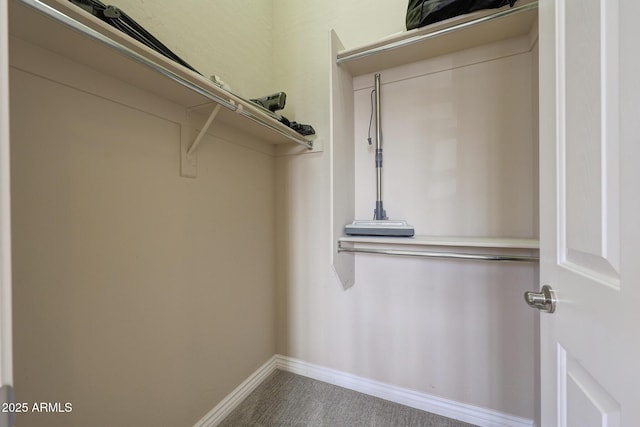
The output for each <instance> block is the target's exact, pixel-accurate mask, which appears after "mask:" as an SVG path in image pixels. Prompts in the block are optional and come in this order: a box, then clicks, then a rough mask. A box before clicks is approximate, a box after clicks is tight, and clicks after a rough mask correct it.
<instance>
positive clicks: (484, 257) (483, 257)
mask: <svg viewBox="0 0 640 427" xmlns="http://www.w3.org/2000/svg"><path fill="white" fill-rule="evenodd" d="M338 252H355V253H363V254H376V255H397V256H410V257H422V258H440V259H458V260H471V261H525V262H538V261H540V257H537V256H530V255H491V254H468V253H464V252H435V251H407V250H399V249H374V248H345V247H343V246H342V245H341V243H340V242H339V243H338Z"/></svg>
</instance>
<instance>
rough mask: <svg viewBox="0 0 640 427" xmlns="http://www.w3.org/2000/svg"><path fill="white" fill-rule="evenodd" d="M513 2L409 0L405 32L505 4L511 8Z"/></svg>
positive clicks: (503, 0)
mask: <svg viewBox="0 0 640 427" xmlns="http://www.w3.org/2000/svg"><path fill="white" fill-rule="evenodd" d="M515 2H516V0H409V6H408V8H407V20H406V21H407V30H413V29H414V28H420V27H424V26H425V25H429V24H433V23H434V22H438V21H442V20H445V19H449V18H453V17H454V16H458V15H464V14H465V13H471V12H475V11H476V10H481V9H497V8H499V7H502V6H505V5H507V4H508V5H510V6H511V7H513V4H514V3H515Z"/></svg>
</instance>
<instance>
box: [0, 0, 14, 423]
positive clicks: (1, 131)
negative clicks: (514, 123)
mask: <svg viewBox="0 0 640 427" xmlns="http://www.w3.org/2000/svg"><path fill="white" fill-rule="evenodd" d="M8 34H9V30H8V26H7V1H6V0H0V405H1V406H2V408H0V427H6V426H10V424H11V423H10V420H9V414H8V413H7V412H5V411H4V410H6V409H8V408H7V407H5V403H7V401H10V400H11V397H10V396H11V386H12V385H13V368H12V364H11V362H12V357H11V220H10V211H11V209H10V198H9V190H10V187H9V57H8V51H9V49H8V46H9V44H8ZM3 409H4V410H3Z"/></svg>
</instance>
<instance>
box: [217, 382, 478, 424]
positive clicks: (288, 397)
mask: <svg viewBox="0 0 640 427" xmlns="http://www.w3.org/2000/svg"><path fill="white" fill-rule="evenodd" d="M220 426H221V427H250V426H254V427H258V426H259V427H272V426H317V427H319V426H322V427H333V426H336V427H352V426H353V427H356V426H362V427H364V426H376V427H394V426H403V427H413V426H421V427H473V426H472V425H471V424H467V423H463V422H460V421H455V420H452V419H449V418H445V417H441V416H439V415H434V414H430V413H428V412H424V411H420V410H418V409H414V408H409V407H407V406H403V405H400V404H397V403H393V402H389V401H386V400H382V399H378V398H376V397H372V396H368V395H366V394H362V393H358V392H355V391H351V390H347V389H345V388H342V387H337V386H334V385H331V384H327V383H323V382H321V381H316V380H312V379H310V378H306V377H302V376H300V375H295V374H292V373H289V372H284V371H275V372H274V373H273V374H271V376H270V377H269V378H267V380H266V381H264V382H263V383H262V384H261V385H260V386H259V387H258V388H256V390H254V392H253V393H251V394H250V395H249V397H247V399H245V401H244V402H242V403H241V404H240V405H239V406H238V407H237V408H236V409H235V410H234V411H233V412H232V413H231V414H230V415H229V416H228V417H227V418H226V419H225V420H224V421H223V422H222V423H221V424H220Z"/></svg>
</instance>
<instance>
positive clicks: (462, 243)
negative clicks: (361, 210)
mask: <svg viewBox="0 0 640 427" xmlns="http://www.w3.org/2000/svg"><path fill="white" fill-rule="evenodd" d="M338 241H339V242H344V243H353V244H359V243H364V244H376V245H384V246H389V247H394V246H405V245H408V246H439V247H468V248H505V249H539V248H540V241H539V240H538V239H518V238H508V237H504V238H500V237H460V236H414V237H369V236H344V237H341V238H340V239H339V240H338Z"/></svg>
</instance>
